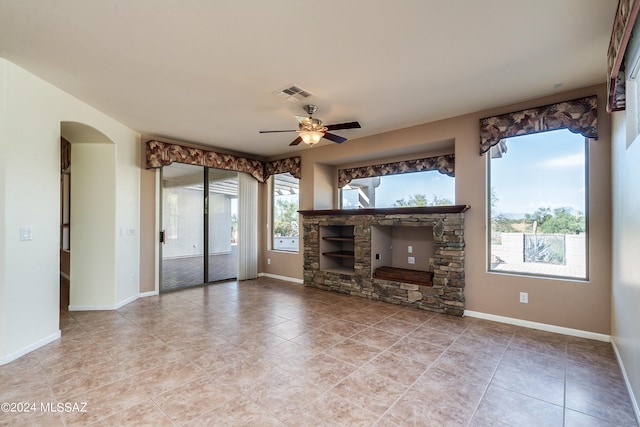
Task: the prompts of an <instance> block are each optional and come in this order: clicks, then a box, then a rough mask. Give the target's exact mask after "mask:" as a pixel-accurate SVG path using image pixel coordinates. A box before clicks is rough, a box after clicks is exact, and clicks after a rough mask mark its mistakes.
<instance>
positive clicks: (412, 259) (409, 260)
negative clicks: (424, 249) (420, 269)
mask: <svg viewBox="0 0 640 427" xmlns="http://www.w3.org/2000/svg"><path fill="white" fill-rule="evenodd" d="M407 262H408V263H409V264H415V263H416V257H413V256H410V257H409V259H408V260H407Z"/></svg>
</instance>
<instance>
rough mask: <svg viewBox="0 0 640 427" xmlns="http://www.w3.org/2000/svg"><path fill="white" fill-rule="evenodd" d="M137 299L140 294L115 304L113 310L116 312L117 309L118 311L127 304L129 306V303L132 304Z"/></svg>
mask: <svg viewBox="0 0 640 427" xmlns="http://www.w3.org/2000/svg"><path fill="white" fill-rule="evenodd" d="M138 298H140V294H137V295H132V296H130V297H129V298H127V299H125V300H123V301H120V302H119V303H117V304H116V306H115V307H114V310H118V309H120V308H122V307H124V306H125V305H127V304H129V303H132V302H134V301H135V300H137V299H138Z"/></svg>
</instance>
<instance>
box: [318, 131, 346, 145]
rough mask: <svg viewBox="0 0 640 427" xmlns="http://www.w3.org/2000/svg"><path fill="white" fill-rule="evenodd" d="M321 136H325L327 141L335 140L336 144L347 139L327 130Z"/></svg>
mask: <svg viewBox="0 0 640 427" xmlns="http://www.w3.org/2000/svg"><path fill="white" fill-rule="evenodd" d="M323 138H327V139H328V140H329V141H333V142H337V143H338V144H342V143H343V142H345V141H346V140H347V138H343V137H341V136H338V135H335V134H333V133H329V132H325V133H324V136H323Z"/></svg>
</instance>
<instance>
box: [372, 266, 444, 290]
mask: <svg viewBox="0 0 640 427" xmlns="http://www.w3.org/2000/svg"><path fill="white" fill-rule="evenodd" d="M373 278H374V279H381V280H389V281H392V282H401V283H410V284H412V285H421V286H433V273H432V272H430V271H418V270H409V269H407V268H396V267H379V268H376V270H375V271H374V272H373Z"/></svg>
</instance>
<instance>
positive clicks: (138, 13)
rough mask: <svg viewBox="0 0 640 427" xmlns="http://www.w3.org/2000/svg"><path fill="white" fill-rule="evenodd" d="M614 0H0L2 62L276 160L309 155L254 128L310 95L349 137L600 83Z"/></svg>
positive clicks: (273, 122)
mask: <svg viewBox="0 0 640 427" xmlns="http://www.w3.org/2000/svg"><path fill="white" fill-rule="evenodd" d="M616 3H617V2H615V1H613V0H535V1H520V0H398V1H385V0H324V1H322V2H311V1H294V0H268V1H265V0H135V1H133V0H91V1H87V0H37V1H36V0H28V1H27V0H0V56H2V57H4V58H6V59H8V60H9V61H11V62H14V63H16V64H17V65H19V66H21V67H23V68H25V69H27V70H29V71H30V72H32V73H34V74H36V75H38V76H40V77H41V78H43V79H45V80H47V81H49V82H51V83H52V84H54V85H56V86H58V87H60V88H61V89H63V90H65V91H66V92H68V93H70V94H72V95H74V96H76V97H77V98H79V99H81V100H83V101H85V102H87V103H88V104H90V105H92V106H93V107H95V108H97V109H99V110H101V111H103V112H104V113H106V114H108V115H109V116H111V117H113V118H115V119H117V120H119V121H121V122H122V123H124V124H126V125H128V126H129V127H131V128H132V129H134V130H136V131H138V132H140V133H141V134H143V135H149V136H153V137H157V138H168V139H173V140H179V141H185V142H193V143H199V144H205V145H210V146H213V147H218V148H223V149H228V150H234V151H238V152H245V153H251V154H254V155H257V156H273V155H279V154H283V153H288V152H293V151H295V150H300V149H308V148H307V147H306V146H305V145H304V144H301V145H300V146H298V147H297V148H293V147H289V146H288V144H289V143H290V142H291V141H292V140H293V139H295V137H296V134H295V133H290V134H267V135H264V134H263V135H261V134H259V133H258V131H260V130H270V129H296V126H297V121H296V120H295V119H294V117H293V116H294V115H304V112H303V110H302V105H304V104H305V103H313V104H317V105H318V112H317V113H316V114H315V117H317V118H320V119H322V120H323V121H324V122H325V123H326V124H331V123H341V122H347V121H353V120H357V121H359V122H360V124H361V125H362V129H357V130H344V131H335V133H336V134H339V135H342V136H344V137H347V138H350V139H354V138H360V137H364V136H368V135H373V134H377V133H381V132H385V131H389V130H394V129H399V128H403V127H408V126H412V125H416V124H421V123H426V122H430V121H434V120H438V119H443V118H447V117H452V116H457V115H461V114H465V113H471V112H474V111H479V110H483V109H487V108H492V107H496V106H500V105H505V104H509V103H512V102H518V101H522V100H527V99H531V98H535V97H539V96H544V95H548V94H552V93H554V92H558V91H565V90H570V89H575V88H580V87H584V86H588V85H592V84H597V83H602V82H604V81H605V76H606V52H607V47H608V43H609V37H610V33H611V28H612V24H613V16H614V13H615V9H616ZM291 84H296V85H299V86H300V87H301V88H303V89H305V90H307V91H309V92H311V93H312V94H313V97H311V98H308V99H307V101H308V102H304V101H303V102H299V103H290V102H288V101H284V100H282V99H279V98H277V97H276V96H274V95H273V92H274V91H276V90H279V89H282V88H284V87H285V86H288V85H291ZM556 86H560V87H556ZM327 143H328V142H327Z"/></svg>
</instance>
